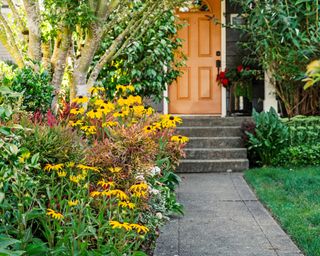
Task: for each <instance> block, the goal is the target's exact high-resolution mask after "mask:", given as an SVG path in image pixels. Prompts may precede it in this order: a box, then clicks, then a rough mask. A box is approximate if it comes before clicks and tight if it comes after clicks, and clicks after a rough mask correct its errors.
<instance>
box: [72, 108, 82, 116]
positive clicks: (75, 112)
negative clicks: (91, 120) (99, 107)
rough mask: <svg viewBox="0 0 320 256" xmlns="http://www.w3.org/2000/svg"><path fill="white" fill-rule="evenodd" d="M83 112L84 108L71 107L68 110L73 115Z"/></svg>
mask: <svg viewBox="0 0 320 256" xmlns="http://www.w3.org/2000/svg"><path fill="white" fill-rule="evenodd" d="M83 113H84V108H72V109H71V110H70V114H73V115H78V114H83Z"/></svg>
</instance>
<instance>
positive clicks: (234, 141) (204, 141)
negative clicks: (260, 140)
mask: <svg viewBox="0 0 320 256" xmlns="http://www.w3.org/2000/svg"><path fill="white" fill-rule="evenodd" d="M189 139H190V141H189V142H188V144H187V147H188V148H242V147H243V142H242V139H241V137H189Z"/></svg>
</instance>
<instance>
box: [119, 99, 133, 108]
mask: <svg viewBox="0 0 320 256" xmlns="http://www.w3.org/2000/svg"><path fill="white" fill-rule="evenodd" d="M117 102H118V104H119V106H121V107H122V106H129V105H131V103H130V101H129V100H128V97H122V98H119V99H118V101H117Z"/></svg>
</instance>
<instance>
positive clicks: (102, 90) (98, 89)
mask: <svg viewBox="0 0 320 256" xmlns="http://www.w3.org/2000/svg"><path fill="white" fill-rule="evenodd" d="M104 91H105V89H104V88H103V87H101V86H100V87H99V86H97V87H96V86H94V87H91V88H90V89H89V93H90V94H96V93H99V92H104Z"/></svg>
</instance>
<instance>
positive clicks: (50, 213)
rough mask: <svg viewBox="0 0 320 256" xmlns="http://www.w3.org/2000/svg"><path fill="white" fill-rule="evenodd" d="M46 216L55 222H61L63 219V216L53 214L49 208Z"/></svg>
mask: <svg viewBox="0 0 320 256" xmlns="http://www.w3.org/2000/svg"><path fill="white" fill-rule="evenodd" d="M47 215H48V216H50V217H52V218H53V219H56V220H62V219H63V218H64V216H63V215H62V214H61V213H59V212H55V211H54V210H52V209H50V208H48V209H47Z"/></svg>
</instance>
